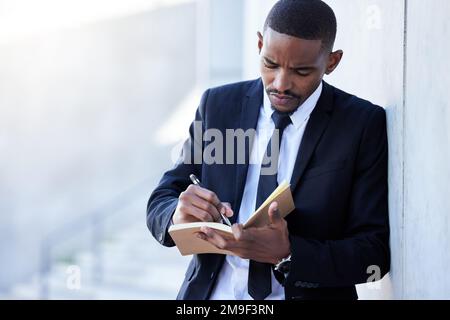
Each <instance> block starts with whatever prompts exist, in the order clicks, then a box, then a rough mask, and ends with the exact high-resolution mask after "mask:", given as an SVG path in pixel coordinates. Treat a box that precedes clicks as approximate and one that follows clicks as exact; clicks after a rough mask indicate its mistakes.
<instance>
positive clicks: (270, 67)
mask: <svg viewBox="0 0 450 320" xmlns="http://www.w3.org/2000/svg"><path fill="white" fill-rule="evenodd" d="M264 65H265V67H266V68H268V69H276V68H277V66H276V65H273V64H267V63H264Z"/></svg>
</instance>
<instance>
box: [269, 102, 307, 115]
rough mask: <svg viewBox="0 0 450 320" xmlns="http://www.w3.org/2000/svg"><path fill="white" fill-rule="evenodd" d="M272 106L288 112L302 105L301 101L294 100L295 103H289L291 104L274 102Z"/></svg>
mask: <svg viewBox="0 0 450 320" xmlns="http://www.w3.org/2000/svg"><path fill="white" fill-rule="evenodd" d="M272 106H273V107H274V108H275V109H276V110H277V111H279V112H283V113H287V112H289V113H290V112H294V111H296V110H297V109H298V107H299V106H300V103H297V102H295V103H294V102H293V103H289V104H276V103H272Z"/></svg>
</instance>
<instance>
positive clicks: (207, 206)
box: [190, 194, 221, 221]
mask: <svg viewBox="0 0 450 320" xmlns="http://www.w3.org/2000/svg"><path fill="white" fill-rule="evenodd" d="M190 201H191V203H192V205H194V206H195V207H197V208H199V209H202V210H204V211H206V212H208V213H209V214H210V215H211V216H212V217H213V221H219V220H220V219H221V216H220V214H219V211H217V208H216V207H215V206H214V205H212V204H211V203H210V202H208V201H206V200H204V199H203V198H200V197H199V196H197V195H196V194H193V195H192V196H191V198H190Z"/></svg>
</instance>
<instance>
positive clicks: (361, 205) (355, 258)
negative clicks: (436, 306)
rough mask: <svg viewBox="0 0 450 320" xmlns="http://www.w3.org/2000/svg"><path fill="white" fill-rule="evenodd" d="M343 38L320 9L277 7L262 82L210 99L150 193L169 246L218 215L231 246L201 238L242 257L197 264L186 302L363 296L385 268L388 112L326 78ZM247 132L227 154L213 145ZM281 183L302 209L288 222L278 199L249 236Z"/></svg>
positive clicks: (205, 258)
mask: <svg viewBox="0 0 450 320" xmlns="http://www.w3.org/2000/svg"><path fill="white" fill-rule="evenodd" d="M335 37H336V18H335V15H334V13H333V11H332V9H331V8H330V7H329V6H328V5H326V4H325V3H324V2H322V1H320V0H296V1H294V0H281V1H279V2H277V3H276V4H275V6H274V7H273V8H272V10H271V12H270V13H269V16H268V17H267V20H266V23H265V26H264V35H262V34H260V33H258V38H259V39H258V48H259V52H260V56H261V79H258V80H255V81H248V82H242V83H237V84H231V85H227V86H223V87H219V88H214V89H209V90H208V91H206V92H205V94H204V95H203V97H202V99H201V102H200V106H199V108H198V111H197V113H196V121H195V122H194V123H193V125H192V126H191V129H190V138H189V139H188V141H187V142H186V144H185V146H184V149H183V153H182V156H181V158H180V161H179V162H178V163H177V165H176V166H175V167H174V168H173V169H172V170H170V171H168V172H166V173H165V174H164V176H163V178H162V179H161V181H160V184H159V186H158V187H157V188H156V190H154V192H153V193H152V195H151V197H150V200H149V203H148V207H147V225H148V227H149V229H150V231H151V232H152V234H153V236H154V237H155V238H156V239H157V240H158V241H159V242H160V243H161V244H163V245H165V246H173V245H174V243H173V241H172V239H171V238H170V235H169V234H168V232H167V230H168V228H169V227H170V225H172V224H178V223H184V222H191V221H220V212H222V213H223V214H225V215H227V216H228V217H231V221H232V223H234V224H233V227H232V230H233V234H234V239H233V240H226V239H224V238H223V237H221V236H220V234H218V233H216V232H214V230H211V229H210V228H202V233H200V234H199V237H200V238H202V239H203V240H204V241H209V242H210V243H212V244H214V245H215V246H217V247H218V248H221V249H226V250H230V251H233V252H234V253H235V254H236V256H224V255H213V254H204V255H196V256H194V257H193V259H192V261H191V263H190V265H189V267H188V270H187V272H186V276H185V280H184V282H183V284H182V286H181V289H180V292H179V294H178V297H177V298H178V299H258V300H262V299H357V294H356V289H355V284H358V283H364V282H366V281H368V279H371V280H372V279H374V273H375V279H381V278H382V277H383V276H384V275H385V274H386V273H387V272H388V271H389V266H390V251H389V221H388V204H387V201H388V196H387V194H388V187H387V156H388V155H387V134H386V116H385V112H384V109H382V108H381V107H378V106H374V105H373V104H371V103H370V102H368V101H365V100H362V99H360V98H357V97H355V96H353V95H350V94H347V93H345V92H343V91H341V90H339V89H337V88H335V87H333V86H331V85H329V84H327V83H326V82H324V81H323V76H324V75H325V74H330V73H331V72H333V71H334V70H335V68H336V67H337V66H338V64H339V62H340V60H341V58H342V55H343V52H342V51H340V50H338V51H333V45H334V40H335ZM251 130H253V132H254V134H253V135H251V134H250V135H248V136H246V139H244V143H237V144H236V143H235V144H233V145H232V146H231V147H230V144H229V143H228V141H227V143H226V145H225V144H222V145H220V144H217V142H218V141H217V136H216V137H215V138H214V139H213V138H211V137H212V136H214V135H215V134H217V133H219V134H222V135H223V137H229V133H230V132H234V133H242V132H252V131H251ZM211 132H214V134H211ZM233 137H234V138H236V139H238V138H239V137H238V134H235V135H234V136H233ZM234 138H233V139H234ZM236 139H234V140H233V142H236ZM219 140H220V139H219ZM212 146H214V147H212ZM212 149H214V151H213V152H211V150H212ZM199 150H200V156H199ZM206 151H209V152H210V157H209V158H211V156H212V157H213V158H214V159H213V161H210V160H211V159H206V158H205V154H206V153H207V152H206ZM261 151H262V152H261ZM220 155H223V157H222V159H221V157H220ZM242 155H243V156H242ZM225 158H226V159H225ZM252 160H254V161H252ZM268 164H269V165H271V166H272V168H273V167H275V168H276V169H275V170H274V172H271V170H268V168H269V167H268ZM190 174H195V175H197V176H198V177H200V179H201V180H202V183H203V187H199V186H196V185H190V180H189V176H190ZM283 180H287V181H290V183H291V191H292V194H293V198H294V203H295V210H294V211H293V212H291V213H290V214H289V215H288V216H287V217H286V218H285V219H282V218H280V216H279V213H278V210H277V206H278V204H277V203H272V204H271V206H270V209H269V217H270V224H269V225H268V226H266V227H263V228H250V229H245V230H244V229H243V228H242V224H241V223H242V222H244V221H246V220H247V218H248V216H249V215H250V214H251V213H252V212H253V211H254V210H255V208H257V207H259V205H260V204H261V203H262V201H263V200H264V199H265V198H266V197H267V196H268V195H269V194H270V193H271V192H272V191H273V190H274V189H275V188H276V186H277V185H278V183H281V182H282V181H283Z"/></svg>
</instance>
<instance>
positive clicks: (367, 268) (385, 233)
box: [285, 107, 390, 290]
mask: <svg viewBox="0 0 450 320" xmlns="http://www.w3.org/2000/svg"><path fill="white" fill-rule="evenodd" d="M368 118H369V122H368V124H367V126H366V128H365V130H364V133H363V136H362V139H361V143H360V146H359V150H358V153H357V157H358V158H357V161H356V167H355V176H354V183H353V188H352V192H351V198H350V206H349V210H348V222H347V226H346V232H345V236H344V237H343V239H342V240H337V241H318V240H314V239H305V238H302V237H298V236H290V241H291V251H292V252H291V253H292V262H291V271H290V273H289V275H288V277H287V279H286V283H285V287H286V290H292V289H294V287H298V286H299V284H301V283H303V281H307V282H308V283H310V284H311V285H312V286H313V287H343V286H351V285H355V284H358V283H365V282H367V281H368V279H369V277H370V276H371V275H374V272H375V270H379V275H380V279H378V280H381V278H382V277H383V276H384V275H385V274H386V273H387V272H388V271H389V267H390V251H389V213H388V185H387V165H388V143H387V132H386V114H385V111H384V109H382V108H380V107H378V108H377V109H374V111H373V112H372V113H371V115H369V117H368Z"/></svg>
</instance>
